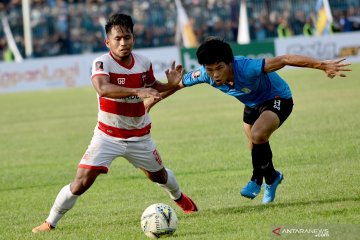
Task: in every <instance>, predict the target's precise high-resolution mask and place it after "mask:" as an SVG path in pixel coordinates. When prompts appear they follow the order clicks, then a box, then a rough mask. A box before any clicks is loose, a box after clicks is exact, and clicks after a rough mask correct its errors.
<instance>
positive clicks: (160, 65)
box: [0, 46, 179, 94]
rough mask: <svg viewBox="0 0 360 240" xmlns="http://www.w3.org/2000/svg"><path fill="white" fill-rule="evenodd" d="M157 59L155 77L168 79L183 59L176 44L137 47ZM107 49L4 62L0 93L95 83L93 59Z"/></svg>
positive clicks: (154, 68)
mask: <svg viewBox="0 0 360 240" xmlns="http://www.w3.org/2000/svg"><path fill="white" fill-rule="evenodd" d="M134 52H136V53H138V54H142V55H144V56H146V57H148V58H149V59H150V60H151V61H152V63H153V70H154V74H155V77H156V78H157V79H159V80H163V79H166V75H165V70H166V69H168V68H170V66H171V63H172V61H176V62H179V51H178V48H177V47H175V46H172V47H162V48H152V49H135V50H134ZM101 54H103V53H96V54H88V55H73V56H59V57H49V58H38V59H28V60H25V61H24V62H22V63H0V94H1V93H10V92H19V91H32V90H42V89H52V88H68V87H79V86H87V85H91V79H90V75H91V64H92V61H93V60H94V59H95V58H96V57H98V56H100V55H101Z"/></svg>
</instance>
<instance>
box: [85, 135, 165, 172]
mask: <svg viewBox="0 0 360 240" xmlns="http://www.w3.org/2000/svg"><path fill="white" fill-rule="evenodd" d="M117 157H123V158H125V159H127V160H128V161H129V162H130V163H131V164H132V165H134V166H135V167H136V168H142V169H145V170H147V171H149V172H157V171H159V170H160V169H162V168H163V163H162V160H161V157H160V155H159V153H158V152H157V150H156V146H155V143H154V141H153V140H152V138H151V136H150V135H147V136H144V137H143V138H142V139H141V140H139V141H126V140H124V139H116V138H113V137H110V136H108V135H106V134H105V133H103V132H101V131H100V130H96V131H95V132H94V136H93V138H92V139H91V143H90V145H89V147H88V149H87V150H86V152H85V154H84V156H83V157H82V159H81V161H80V164H79V168H88V169H94V170H102V171H103V172H104V173H107V172H108V171H109V167H110V165H111V163H112V161H113V160H114V159H115V158H117Z"/></svg>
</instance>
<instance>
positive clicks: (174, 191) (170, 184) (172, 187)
mask: <svg viewBox="0 0 360 240" xmlns="http://www.w3.org/2000/svg"><path fill="white" fill-rule="evenodd" d="M165 170H166V172H167V175H168V179H167V182H166V183H165V184H158V185H159V186H160V187H162V188H164V190H165V192H167V194H169V196H170V198H171V199H172V200H177V199H179V198H180V197H181V191H180V187H179V184H178V183H177V181H176V178H175V175H174V173H173V171H171V170H170V169H168V168H165Z"/></svg>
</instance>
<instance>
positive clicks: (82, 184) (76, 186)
mask: <svg viewBox="0 0 360 240" xmlns="http://www.w3.org/2000/svg"><path fill="white" fill-rule="evenodd" d="M90 186H91V184H89V183H88V182H87V181H86V180H82V181H79V180H77V181H74V182H73V183H71V188H70V189H71V193H72V194H74V195H78V196H80V195H81V194H83V193H84V192H86V190H88V189H89V187H90Z"/></svg>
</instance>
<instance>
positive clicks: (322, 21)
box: [315, 0, 333, 36]
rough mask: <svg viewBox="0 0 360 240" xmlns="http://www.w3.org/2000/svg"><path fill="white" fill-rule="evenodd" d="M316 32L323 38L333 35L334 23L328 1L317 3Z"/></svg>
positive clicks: (323, 0) (322, 0)
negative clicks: (332, 27) (332, 25)
mask: <svg viewBox="0 0 360 240" xmlns="http://www.w3.org/2000/svg"><path fill="white" fill-rule="evenodd" d="M315 9H316V32H317V35H319V36H323V35H328V34H330V33H331V24H332V21H333V18H332V15H331V9H330V4H329V1H328V0H318V1H317V3H316V7H315Z"/></svg>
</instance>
